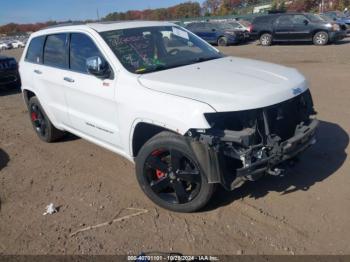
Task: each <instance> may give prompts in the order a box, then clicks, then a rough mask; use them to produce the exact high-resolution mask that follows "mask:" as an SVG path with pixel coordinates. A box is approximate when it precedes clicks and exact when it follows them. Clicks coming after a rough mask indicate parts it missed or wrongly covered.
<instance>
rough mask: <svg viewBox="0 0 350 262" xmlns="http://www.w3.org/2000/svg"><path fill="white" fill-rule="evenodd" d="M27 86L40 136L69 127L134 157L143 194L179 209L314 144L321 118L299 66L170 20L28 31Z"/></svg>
mask: <svg viewBox="0 0 350 262" xmlns="http://www.w3.org/2000/svg"><path fill="white" fill-rule="evenodd" d="M20 74H21V79H22V89H23V95H24V99H25V102H26V104H27V105H28V109H29V114H30V119H31V121H32V124H33V127H34V129H35V131H36V133H37V134H38V136H39V138H41V139H42V140H44V141H46V142H52V141H55V140H57V139H59V138H60V137H61V136H62V135H63V134H64V132H65V131H67V132H70V133H73V134H75V135H77V136H79V137H82V138H84V139H87V140H89V141H91V142H93V143H95V144H97V145H100V146H102V147H105V148H107V149H109V150H111V151H114V152H116V153H117V154H120V155H122V156H124V157H125V158H127V159H129V160H130V161H135V162H136V175H137V179H138V181H139V183H140V186H141V188H142V190H143V191H144V192H145V194H146V195H147V196H148V197H149V198H150V199H151V200H153V201H154V202H155V203H157V204H158V205H160V206H162V207H164V208H167V209H170V210H174V211H179V212H191V211H195V210H198V209H200V208H202V207H203V206H204V205H205V204H206V203H207V202H208V201H209V199H210V198H211V196H212V194H213V192H214V188H215V184H221V185H223V186H224V187H225V188H226V189H228V190H233V189H234V188H236V187H238V186H240V185H241V184H242V183H243V182H244V181H247V180H256V179H258V178H259V177H261V176H262V175H264V174H272V175H278V174H279V173H280V172H281V169H280V168H279V165H280V164H281V163H282V162H284V161H286V160H288V159H291V158H293V157H295V156H296V155H297V154H299V153H300V152H301V151H303V150H304V149H306V148H307V147H308V146H309V145H311V144H312V143H314V142H315V138H314V137H315V130H316V127H317V124H318V121H317V120H316V119H314V117H313V116H314V115H315V111H314V110H313V104H312V99H311V95H310V92H309V89H308V86H307V84H306V81H305V79H304V77H303V76H302V75H301V74H300V73H298V71H297V70H295V69H291V68H287V67H284V66H279V65H274V64H270V63H265V62H259V61H254V60H248V59H242V58H237V57H225V56H223V55H222V54H221V53H220V52H219V51H218V50H217V49H215V48H213V47H211V46H210V45H209V44H207V43H206V42H205V41H203V40H201V39H200V38H198V37H197V36H195V35H194V34H192V33H190V32H189V31H187V30H186V29H183V28H181V27H179V26H177V25H175V24H171V23H166V22H123V23H95V24H86V25H70V26H60V27H53V28H48V29H45V30H42V31H39V32H36V33H34V34H32V35H31V38H30V39H29V44H28V45H27V47H26V49H25V51H24V55H23V57H22V58H21V61H20Z"/></svg>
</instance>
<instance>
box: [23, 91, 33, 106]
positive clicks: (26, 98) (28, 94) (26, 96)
mask: <svg viewBox="0 0 350 262" xmlns="http://www.w3.org/2000/svg"><path fill="white" fill-rule="evenodd" d="M22 93H23V97H24V101H25V103H26V105H28V103H29V100H30V99H31V98H32V97H34V96H36V94H35V93H34V92H33V91H31V90H28V89H23V91H22Z"/></svg>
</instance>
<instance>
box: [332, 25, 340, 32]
mask: <svg viewBox="0 0 350 262" xmlns="http://www.w3.org/2000/svg"><path fill="white" fill-rule="evenodd" d="M332 29H333V31H340V26H339V25H338V24H333V25H332Z"/></svg>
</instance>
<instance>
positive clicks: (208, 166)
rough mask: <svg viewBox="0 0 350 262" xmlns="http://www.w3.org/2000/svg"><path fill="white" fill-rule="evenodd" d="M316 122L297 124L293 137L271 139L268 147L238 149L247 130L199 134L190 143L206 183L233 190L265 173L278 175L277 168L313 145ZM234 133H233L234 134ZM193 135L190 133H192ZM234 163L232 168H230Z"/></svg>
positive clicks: (256, 146)
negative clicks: (282, 139) (220, 185)
mask: <svg viewBox="0 0 350 262" xmlns="http://www.w3.org/2000/svg"><path fill="white" fill-rule="evenodd" d="M318 124H319V121H318V120H317V119H312V120H310V123H309V124H308V125H305V124H300V125H298V126H297V128H296V129H295V135H294V136H293V137H291V138H289V139H287V140H285V141H283V142H281V141H279V139H276V138H275V139H274V138H273V137H271V138H270V139H269V142H268V143H267V144H263V143H261V144H257V145H252V146H249V147H247V148H245V147H241V146H239V145H242V144H243V143H244V142H246V140H247V139H249V136H250V135H251V134H250V131H249V130H245V131H243V132H223V133H222V134H221V135H218V134H217V135H213V134H211V133H210V132H209V133H208V134H201V135H199V139H198V140H194V139H192V140H191V141H190V144H191V147H192V149H193V152H194V154H195V155H196V157H197V159H198V160H199V163H200V165H201V167H202V170H204V172H205V173H206V175H207V178H208V182H209V183H220V184H222V185H223V186H224V188H226V189H227V190H233V189H235V188H237V187H239V186H240V185H242V184H243V183H244V182H245V181H248V180H249V181H255V180H257V179H258V178H260V177H261V176H263V175H264V174H269V175H279V174H280V172H281V169H280V168H279V166H280V165H281V164H282V163H283V162H286V161H288V160H290V159H293V158H294V157H296V156H297V155H298V154H300V153H301V152H303V151H304V150H305V149H307V148H308V147H309V146H311V145H312V144H315V143H316V129H317V126H318ZM233 133H234V134H233ZM191 135H192V136H193V134H191ZM232 164H233V165H232Z"/></svg>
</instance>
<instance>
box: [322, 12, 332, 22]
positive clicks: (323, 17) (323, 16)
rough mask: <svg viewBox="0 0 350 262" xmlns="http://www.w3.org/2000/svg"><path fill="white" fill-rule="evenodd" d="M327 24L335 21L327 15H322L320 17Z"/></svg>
mask: <svg viewBox="0 0 350 262" xmlns="http://www.w3.org/2000/svg"><path fill="white" fill-rule="evenodd" d="M319 16H320V17H321V18H322V19H323V20H324V21H325V22H333V20H332V19H331V18H330V17H328V16H326V15H324V14H321V15H319Z"/></svg>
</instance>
